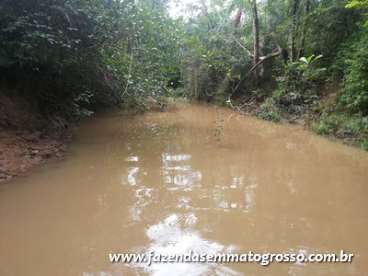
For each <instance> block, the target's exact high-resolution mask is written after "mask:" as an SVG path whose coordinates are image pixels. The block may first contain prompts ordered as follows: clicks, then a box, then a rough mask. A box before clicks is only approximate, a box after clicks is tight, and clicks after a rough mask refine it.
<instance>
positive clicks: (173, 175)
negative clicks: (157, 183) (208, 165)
mask: <svg viewBox="0 0 368 276" xmlns="http://www.w3.org/2000/svg"><path fill="white" fill-rule="evenodd" d="M190 160H191V155H189V154H169V153H164V154H162V175H163V177H164V182H165V183H166V184H168V185H169V186H170V185H171V186H172V187H170V189H171V190H176V189H178V188H180V187H181V188H184V189H186V190H190V189H192V188H193V186H194V185H196V184H199V183H200V181H201V180H202V173H201V172H200V171H196V170H193V168H192V166H191V164H190V162H189V161H190Z"/></svg>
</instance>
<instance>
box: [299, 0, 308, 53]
mask: <svg viewBox="0 0 368 276" xmlns="http://www.w3.org/2000/svg"><path fill="white" fill-rule="evenodd" d="M309 11H310V0H306V3H305V14H304V18H305V19H304V22H303V30H302V34H301V39H300V48H299V53H298V58H301V57H302V56H304V54H305V50H304V48H305V33H306V31H307V26H308V15H309Z"/></svg>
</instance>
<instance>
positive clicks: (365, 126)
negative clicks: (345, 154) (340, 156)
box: [312, 112, 368, 149]
mask: <svg viewBox="0 0 368 276" xmlns="http://www.w3.org/2000/svg"><path fill="white" fill-rule="evenodd" d="M312 129H313V130H314V131H315V132H316V133H317V134H320V135H328V136H335V137H339V138H343V139H346V140H348V141H352V142H353V143H355V144H357V145H358V146H360V147H362V148H364V149H368V147H367V145H368V144H367V142H368V117H362V116H359V115H355V116H351V115H350V114H346V113H337V112H332V113H324V114H323V115H322V116H321V118H320V119H319V120H318V121H316V122H314V123H313V125H312Z"/></svg>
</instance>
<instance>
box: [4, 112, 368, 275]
mask: <svg viewBox="0 0 368 276" xmlns="http://www.w3.org/2000/svg"><path fill="white" fill-rule="evenodd" d="M69 149H70V150H69V153H68V155H67V157H66V159H65V160H63V161H55V162H52V163H49V164H47V165H45V166H43V167H41V168H39V169H37V170H35V171H33V172H32V173H31V175H29V176H27V177H23V178H18V179H16V180H14V181H12V182H10V183H9V184H6V185H2V186H1V187H0V275H4V276H23V275H24V276H25V275H27V276H51V275H52V276H59V275H60V276H69V275H70V276H72V275H79V276H115V275H165V276H166V275H167V276H171V275H276V276H278V275H323V276H326V275H343V276H346V275H354V276H355V275H368V236H367V235H368V214H367V211H368V154H367V153H366V152H363V151H361V150H359V149H355V148H352V147H347V146H344V145H341V144H338V143H334V142H331V141H328V140H327V139H325V138H321V137H317V136H315V135H312V134H311V133H309V132H306V131H304V130H302V129H301V128H300V127H294V126H284V125H276V124H272V123H268V122H264V121H260V120H257V119H254V118H248V117H242V116H240V115H238V114H236V113H234V112H231V111H229V110H226V109H221V108H215V107H207V106H200V105H183V106H180V107H177V108H173V109H172V110H170V111H168V112H152V113H146V114H144V115H129V114H124V113H123V112H121V111H114V112H110V113H106V114H102V115H99V116H97V117H95V118H92V119H90V120H87V121H86V122H84V123H82V124H81V126H80V128H79V130H78V131H77V133H76V135H75V139H74V141H73V142H72V144H71V145H70V148H69ZM340 250H345V251H347V252H350V253H354V254H355V256H354V259H353V262H352V263H338V264H336V263H334V264H331V263H325V264H321V263H309V264H306V263H301V262H295V263H283V264H280V263H272V264H271V265H269V266H267V267H263V266H261V265H259V264H256V263H252V264H251V263H206V262H198V263H194V262H192V263H169V264H168V263H167V264H162V263H154V264H152V265H151V266H148V265H147V264H123V263H115V264H112V263H111V262H110V261H109V257H108V254H109V253H144V252H150V251H154V252H158V253H162V254H185V253H188V252H190V251H195V252H200V253H201V254H202V253H203V254H220V253H229V252H230V253H236V252H238V253H244V252H249V251H253V252H261V253H262V252H271V253H272V252H275V253H278V252H280V253H284V252H294V253H303V254H312V253H325V252H340Z"/></svg>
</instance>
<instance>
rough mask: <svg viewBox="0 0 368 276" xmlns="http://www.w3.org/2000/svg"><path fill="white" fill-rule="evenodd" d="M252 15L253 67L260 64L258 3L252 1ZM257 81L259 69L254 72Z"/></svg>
mask: <svg viewBox="0 0 368 276" xmlns="http://www.w3.org/2000/svg"><path fill="white" fill-rule="evenodd" d="M252 15H253V66H254V65H256V64H257V63H258V62H259V20H258V11H257V1H256V0H252ZM254 76H255V78H256V80H258V77H259V68H258V67H257V68H256V70H255V71H254Z"/></svg>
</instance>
